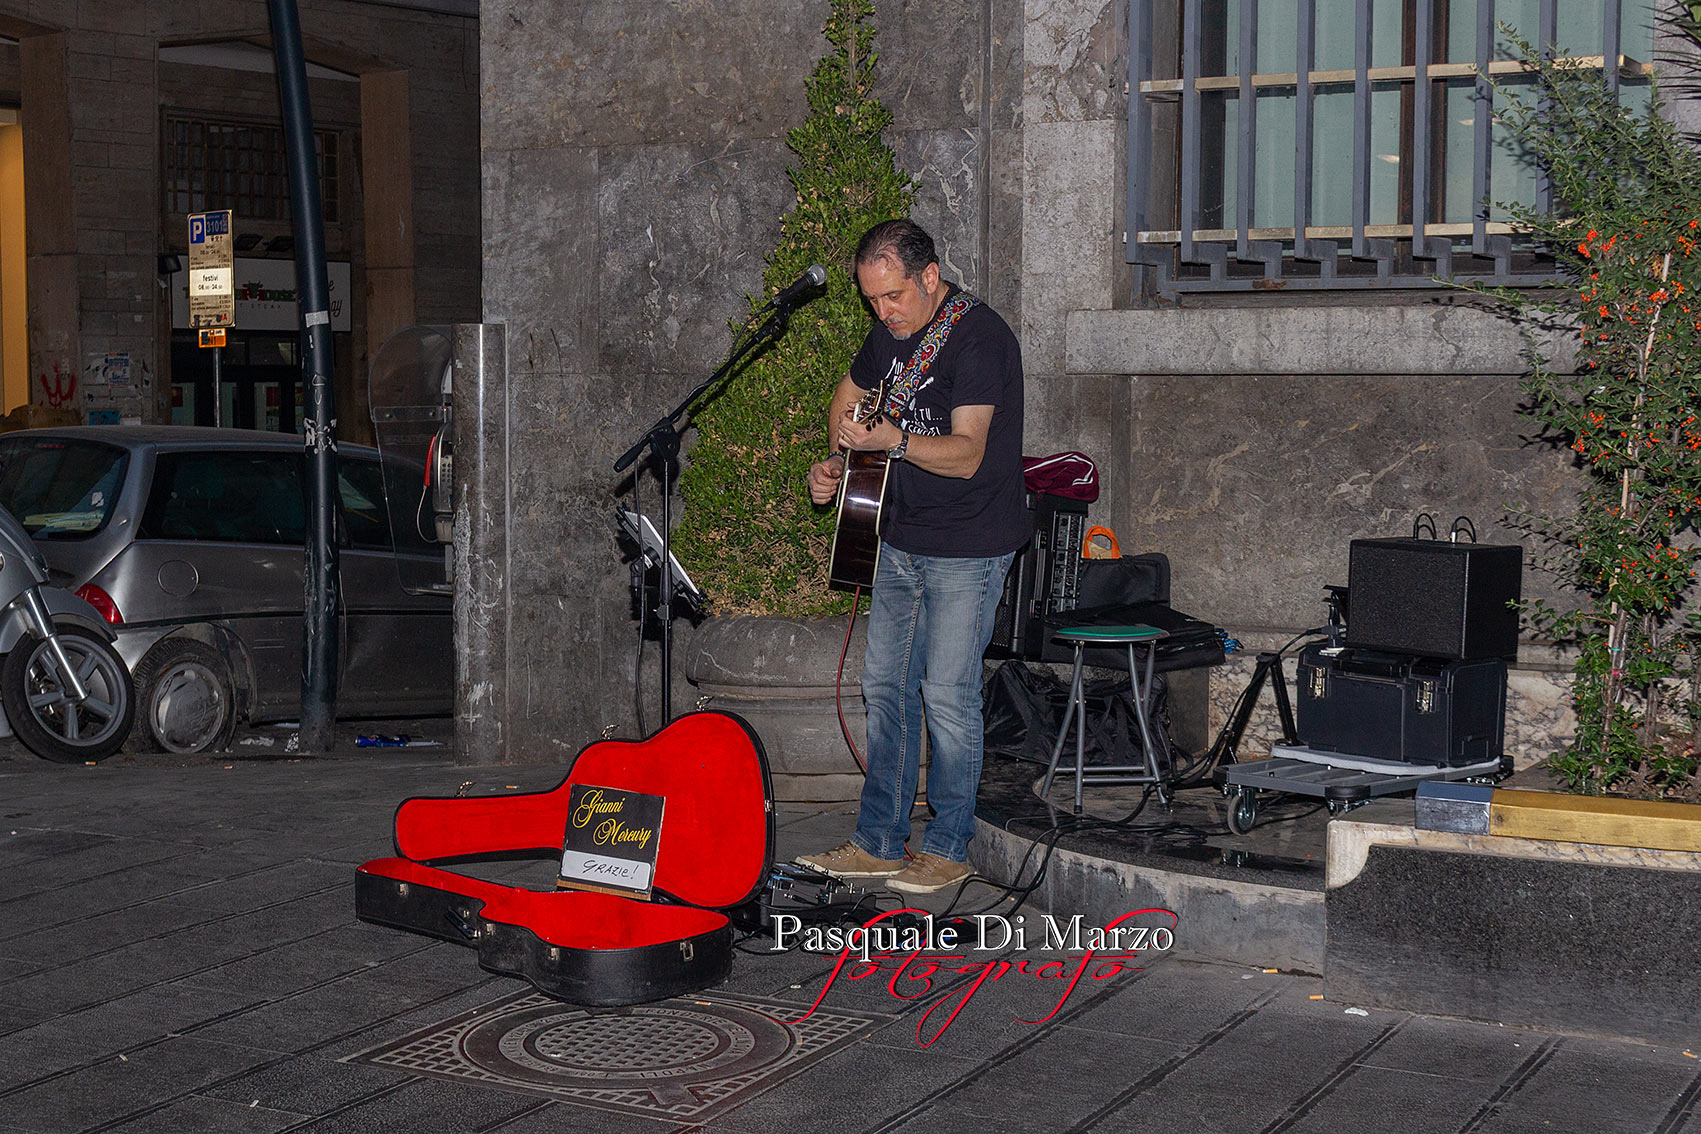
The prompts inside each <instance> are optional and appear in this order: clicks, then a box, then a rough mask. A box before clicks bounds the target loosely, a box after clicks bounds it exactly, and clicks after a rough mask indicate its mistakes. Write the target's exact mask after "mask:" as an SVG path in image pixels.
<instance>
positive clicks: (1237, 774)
mask: <svg viewBox="0 0 1701 1134" xmlns="http://www.w3.org/2000/svg"><path fill="white" fill-rule="evenodd" d="M1511 763H1512V760H1511V757H1509V756H1501V757H1499V758H1498V759H1494V760H1484V761H1482V762H1480V763H1476V764H1468V765H1465V766H1463V767H1457V768H1448V767H1442V766H1439V765H1421V764H1406V763H1402V762H1399V761H1394V760H1375V759H1370V758H1368V757H1363V756H1349V755H1346V754H1345V753H1341V752H1320V751H1317V750H1316V749H1312V748H1305V747H1303V746H1301V745H1296V744H1277V745H1273V746H1272V747H1271V749H1270V758H1269V759H1268V760H1254V761H1252V762H1250V763H1246V764H1232V765H1228V766H1226V767H1219V768H1218V769H1217V771H1216V775H1215V780H1216V783H1217V786H1218V787H1220V788H1222V790H1223V794H1224V795H1226V796H1228V797H1229V809H1228V827H1229V830H1230V831H1233V832H1234V833H1235V834H1237V835H1244V834H1246V833H1247V832H1248V831H1250V830H1252V827H1253V824H1255V823H1257V822H1258V794H1259V793H1260V792H1267V791H1268V792H1277V791H1280V792H1287V793H1289V794H1291V795H1308V796H1311V797H1313V798H1315V799H1321V800H1323V801H1324V803H1326V804H1327V805H1328V807H1329V813H1330V814H1331V815H1339V814H1341V813H1342V812H1344V811H1350V810H1351V809H1352V808H1354V807H1357V806H1359V805H1360V804H1364V803H1369V802H1370V801H1371V800H1372V799H1375V798H1377V797H1378V796H1384V795H1393V794H1396V793H1398V792H1402V791H1416V790H1417V786H1418V785H1419V784H1421V783H1424V782H1426V781H1431V780H1476V781H1486V782H1492V781H1494V780H1498V779H1501V778H1502V777H1504V776H1506V775H1509V774H1510V773H1511V771H1512V768H1511Z"/></svg>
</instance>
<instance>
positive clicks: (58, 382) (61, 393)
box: [38, 362, 77, 409]
mask: <svg viewBox="0 0 1701 1134" xmlns="http://www.w3.org/2000/svg"><path fill="white" fill-rule="evenodd" d="M38 380H39V381H40V382H41V392H42V394H43V395H44V396H45V397H46V398H47V404H48V407H49V408H51V409H64V408H65V407H66V406H68V405H70V404H71V399H72V398H74V397H76V396H77V373H76V371H74V370H63V371H62V370H61V369H60V367H59V364H58V363H57V362H55V363H54V364H53V375H52V377H51V378H50V377H48V375H46V374H42V375H40V376H39V378H38Z"/></svg>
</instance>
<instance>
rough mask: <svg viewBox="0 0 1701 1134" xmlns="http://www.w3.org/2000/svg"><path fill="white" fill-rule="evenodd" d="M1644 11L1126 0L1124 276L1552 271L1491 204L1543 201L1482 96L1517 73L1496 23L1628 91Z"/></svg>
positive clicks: (1236, 285)
mask: <svg viewBox="0 0 1701 1134" xmlns="http://www.w3.org/2000/svg"><path fill="white" fill-rule="evenodd" d="M1653 24H1654V16H1653V10H1652V5H1651V4H1650V3H1646V2H1638V0H1565V3H1564V4H1561V3H1559V0H1130V11H1129V47H1130V50H1129V82H1128V90H1129V113H1128V130H1129V137H1128V223H1127V237H1126V240H1127V252H1128V260H1129V262H1130V263H1132V264H1134V265H1135V269H1136V277H1137V280H1138V283H1139V286H1140V288H1141V289H1142V292H1143V293H1145V294H1157V295H1167V296H1173V295H1176V294H1180V293H1184V292H1204V291H1251V290H1260V289H1283V290H1286V289H1306V288H1312V289H1335V288H1368V287H1433V286H1436V279H1437V277H1440V278H1442V279H1446V278H1456V279H1469V280H1473V281H1480V282H1485V283H1493V284H1508V285H1514V286H1517V285H1523V284H1535V283H1540V282H1542V281H1545V280H1548V279H1551V278H1552V277H1553V265H1552V262H1551V260H1549V259H1547V258H1546V257H1544V256H1543V255H1542V254H1541V253H1540V251H1539V250H1538V249H1536V248H1534V247H1533V246H1531V245H1529V244H1528V243H1526V242H1524V241H1523V240H1522V239H1521V236H1520V233H1519V232H1518V231H1517V230H1516V227H1515V226H1514V225H1513V224H1511V223H1510V221H1509V219H1508V216H1507V212H1506V209H1505V208H1504V205H1505V204H1506V203H1508V202H1517V203H1520V204H1525V205H1533V206H1535V207H1536V208H1538V209H1541V208H1546V207H1548V206H1549V204H1550V203H1551V202H1550V198H1549V193H1548V188H1547V186H1546V184H1545V183H1544V181H1543V178H1542V177H1541V174H1540V171H1539V170H1538V169H1536V168H1535V167H1534V165H1533V164H1532V163H1531V162H1530V161H1529V160H1528V158H1527V157H1526V156H1525V155H1523V154H1522V153H1521V152H1520V151H1519V149H1518V147H1517V144H1516V142H1515V140H1514V139H1512V138H1511V137H1510V136H1509V135H1508V134H1507V132H1506V131H1505V129H1504V127H1503V126H1502V124H1501V123H1500V122H1499V120H1498V119H1497V118H1496V116H1495V113H1494V104H1495V100H1496V98H1503V97H1504V96H1503V95H1497V93H1496V91H1495V85H1496V84H1498V85H1499V86H1501V87H1502V88H1504V89H1508V90H1517V89H1518V88H1519V87H1531V86H1532V85H1533V82H1534V77H1533V75H1532V74H1531V73H1530V70H1529V67H1528V65H1527V64H1526V63H1525V62H1524V61H1523V60H1522V59H1521V58H1520V56H1519V51H1518V48H1517V46H1516V44H1515V43H1514V37H1516V38H1517V39H1522V40H1525V41H1526V42H1529V43H1531V44H1534V45H1537V46H1538V47H1539V49H1540V50H1541V51H1542V52H1543V54H1544V55H1549V56H1553V57H1558V58H1567V59H1572V60H1575V61H1576V62H1577V63H1578V65H1580V66H1589V67H1596V68H1599V69H1600V71H1601V73H1602V75H1603V76H1604V78H1605V80H1606V82H1607V83H1608V84H1609V85H1610V86H1612V87H1613V88H1614V89H1615V90H1617V91H1618V93H1619V97H1620V99H1621V101H1624V102H1626V103H1632V102H1636V101H1641V102H1643V103H1644V104H1645V101H1646V99H1647V97H1648V77H1649V74H1650V72H1651V67H1650V65H1649V62H1648V61H1649V59H1650V58H1651V55H1652V48H1653V34H1654V28H1653ZM1508 27H1509V28H1510V29H1511V34H1510V35H1509V34H1508V33H1507V30H1506V29H1507V28H1508Z"/></svg>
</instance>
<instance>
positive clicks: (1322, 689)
mask: <svg viewBox="0 0 1701 1134" xmlns="http://www.w3.org/2000/svg"><path fill="white" fill-rule="evenodd" d="M1310 669H1311V696H1312V697H1313V698H1315V699H1317V700H1322V699H1323V696H1324V695H1325V694H1326V693H1328V692H1329V686H1328V675H1327V674H1326V673H1324V671H1323V667H1322V666H1320V665H1314V666H1311V667H1310Z"/></svg>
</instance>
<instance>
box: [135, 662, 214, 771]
mask: <svg viewBox="0 0 1701 1134" xmlns="http://www.w3.org/2000/svg"><path fill="white" fill-rule="evenodd" d="M136 700H137V702H138V703H139V704H140V705H141V716H142V732H143V740H145V741H146V742H147V743H148V744H149V745H151V746H152V747H153V748H154V749H155V750H156V751H163V752H178V753H190V752H205V751H207V750H208V749H216V748H224V747H226V746H228V745H229V744H230V736H231V733H232V732H234V731H235V729H236V688H235V685H234V683H233V682H232V681H231V679H230V669H229V667H228V666H226V665H225V661H224V658H223V657H221V656H220V655H219V652H218V651H217V650H215V649H213V647H211V646H209V645H207V644H206V643H205V642H197V641H195V640H194V639H192V638H167V639H166V640H165V641H163V642H161V643H159V644H158V645H157V646H155V647H154V648H153V649H151V650H149V651H148V652H147V655H146V656H144V657H143V658H142V661H141V664H140V665H138V666H137V667H136Z"/></svg>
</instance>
